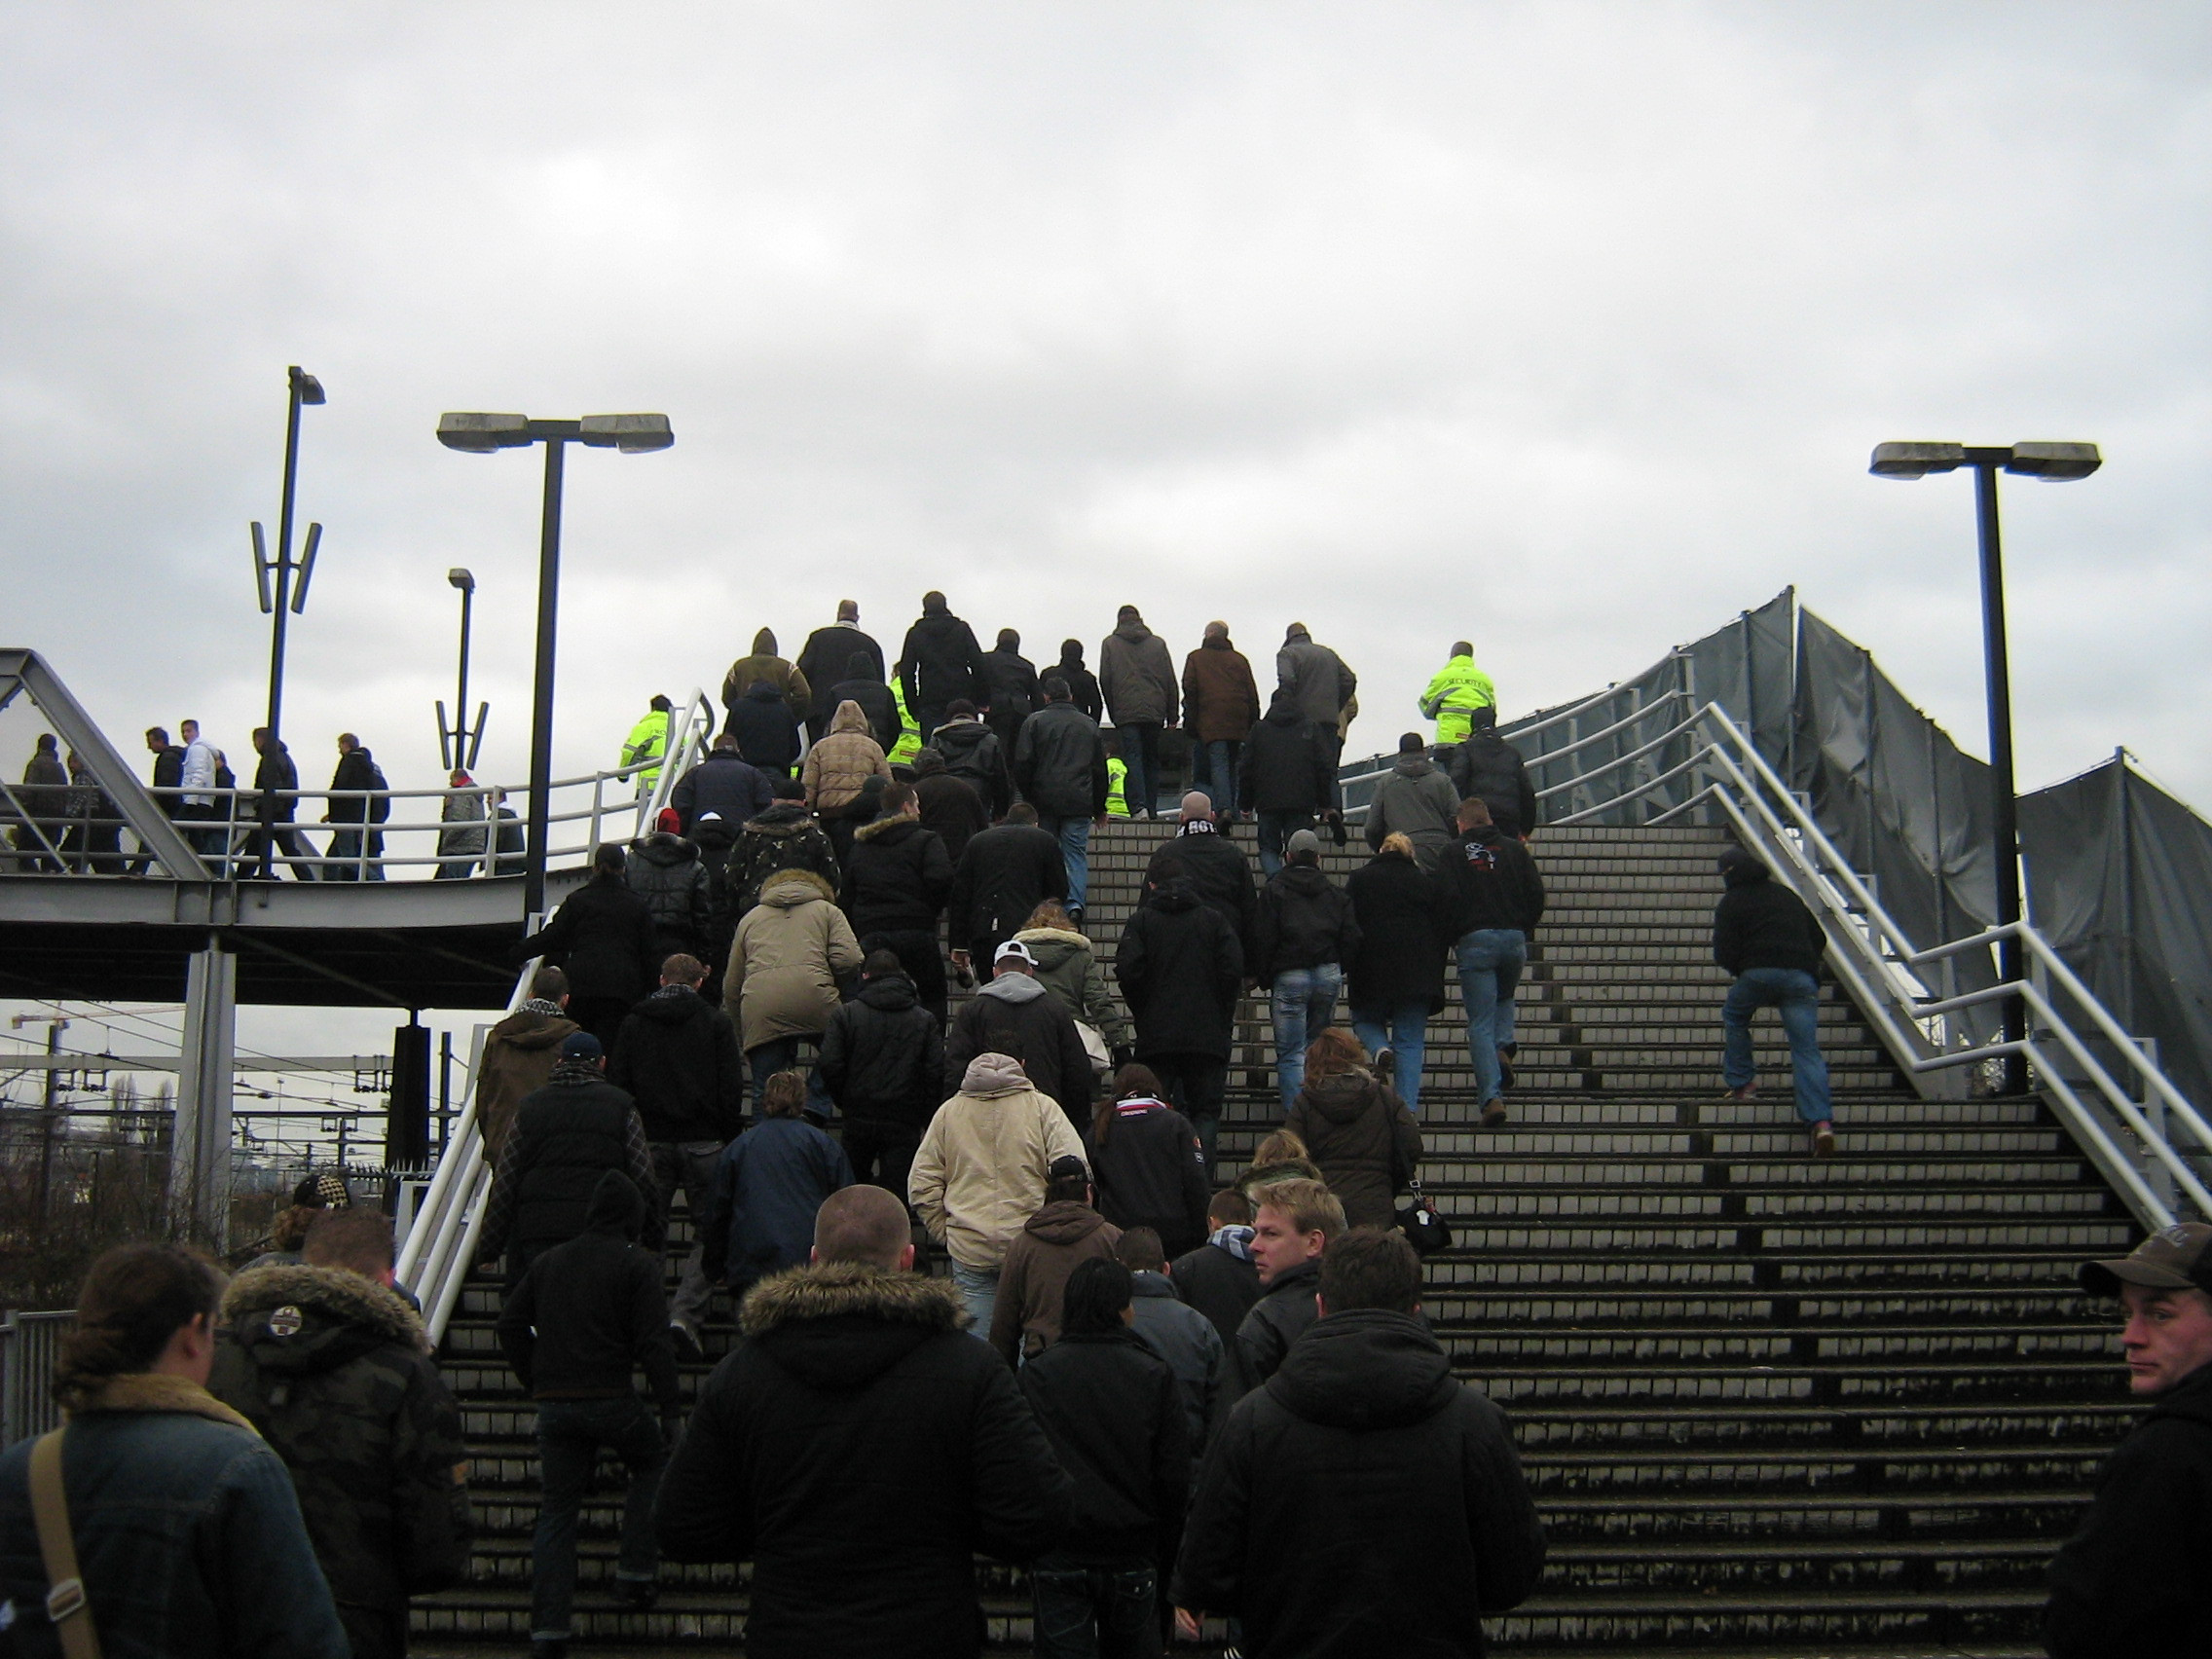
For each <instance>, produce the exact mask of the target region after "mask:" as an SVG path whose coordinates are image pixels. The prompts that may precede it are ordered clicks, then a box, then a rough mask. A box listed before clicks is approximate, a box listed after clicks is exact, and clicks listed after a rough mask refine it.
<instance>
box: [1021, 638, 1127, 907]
mask: <svg viewBox="0 0 2212 1659" xmlns="http://www.w3.org/2000/svg"><path fill="white" fill-rule="evenodd" d="M1068 644H1069V645H1075V642H1074V641H1073V640H1070V641H1069V642H1068ZM1077 654H1078V656H1080V655H1081V654H1082V652H1081V649H1080V647H1079V648H1078V651H1077ZM1041 689H1042V690H1043V692H1044V695H1045V706H1044V707H1043V708H1041V709H1039V710H1038V711H1037V712H1036V713H1035V714H1033V715H1031V716H1030V717H1029V718H1028V719H1025V720H1023V721H1022V722H1021V730H1020V732H1019V733H1018V734H1017V735H1016V736H1015V738H1014V783H1015V785H1016V786H1017V787H1018V788H1019V789H1020V791H1021V798H1022V799H1023V800H1026V801H1027V802H1029V804H1030V805H1032V806H1034V807H1035V808H1036V809H1037V825H1038V828H1039V829H1041V830H1044V831H1045V833H1046V834H1048V835H1051V837H1052V838H1053V839H1054V840H1056V841H1058V842H1059V844H1060V858H1061V862H1062V863H1064V864H1065V865H1066V866H1067V904H1068V916H1069V918H1070V919H1071V920H1072V921H1074V922H1075V923H1076V924H1077V925H1078V926H1079V927H1080V926H1081V925H1082V923H1083V906H1084V901H1085V900H1086V899H1087V898H1088V896H1089V889H1090V830H1091V826H1092V825H1093V824H1095V825H1097V826H1098V827H1099V828H1100V829H1104V828H1105V825H1106V792H1107V787H1108V774H1107V767H1106V738H1105V734H1104V733H1102V732H1101V731H1100V730H1099V729H1098V719H1097V717H1096V715H1095V713H1092V714H1086V713H1085V712H1084V711H1083V710H1082V709H1079V708H1078V707H1076V705H1075V703H1074V702H1073V700H1072V691H1071V687H1070V685H1069V683H1068V682H1067V680H1066V679H1065V678H1063V677H1062V675H1061V674H1060V672H1059V671H1058V670H1057V669H1055V670H1053V671H1052V672H1051V674H1048V675H1046V676H1045V679H1044V682H1043V685H1042V687H1041ZM1091 698H1092V701H1093V702H1094V703H1095V701H1096V699H1097V685H1096V682H1092V686H1091Z"/></svg>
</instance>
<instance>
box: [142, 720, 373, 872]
mask: <svg viewBox="0 0 2212 1659" xmlns="http://www.w3.org/2000/svg"><path fill="white" fill-rule="evenodd" d="M183 753H184V752H183V751H182V750H179V751H178V752H177V754H178V756H179V766H178V774H177V775H178V776H179V777H182V776H183V767H182V756H183ZM384 787H385V784H384V773H383V772H382V771H381V770H379V769H378V766H377V762H376V757H375V756H372V755H371V754H370V753H369V752H368V751H367V750H366V749H363V748H362V747H361V740H360V739H359V738H357V737H355V736H354V735H353V734H352V733H351V732H350V731H342V732H340V733H339V734H338V768H337V770H336V771H334V772H332V773H331V774H330V792H331V793H330V810H329V811H327V812H325V813H324V814H323V822H324V823H326V824H337V825H344V826H348V828H344V829H340V830H334V831H333V832H332V833H331V837H330V853H329V862H328V863H327V864H325V865H324V866H322V879H323V880H325V881H358V880H360V879H361V878H362V876H363V874H364V873H366V875H367V877H368V879H369V880H371V881H382V880H383V879H384V867H383V866H381V865H380V866H375V867H373V868H371V867H368V866H365V865H364V863H363V855H365V854H368V853H372V852H374V853H381V852H383V850H384V849H383V848H382V847H374V848H372V847H371V846H370V845H369V823H370V820H371V819H372V818H375V819H376V820H377V821H378V822H380V823H381V822H382V821H383V818H382V816H380V815H379V814H378V813H377V810H376V809H377V808H378V807H380V806H382V807H384V808H385V816H388V814H389V811H390V804H391V803H390V802H389V801H379V800H374V799H372V798H370V796H369V795H367V794H361V795H357V796H355V797H353V798H351V799H349V798H347V793H348V792H352V791H356V790H363V791H374V790H381V789H383V788H384ZM382 838H383V837H381V836H380V837H378V839H380V840H381V839H382Z"/></svg>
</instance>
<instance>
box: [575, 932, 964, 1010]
mask: <svg viewBox="0 0 2212 1659" xmlns="http://www.w3.org/2000/svg"><path fill="white" fill-rule="evenodd" d="M860 945H861V949H862V950H863V951H869V950H888V951H890V952H891V953H892V954H893V955H895V956H897V957H898V958H899V966H900V967H902V968H903V969H905V970H906V977H908V978H909V979H911V980H913V981H914V995H915V996H917V997H919V998H920V999H921V1004H922V1006H923V1007H924V1008H926V1009H928V1010H929V1011H930V1013H932V1014H936V1015H937V1017H938V1023H939V1024H940V1025H941V1024H942V1023H943V1022H944V1015H945V1010H946V1008H947V1007H949V1006H950V1005H949V1002H948V999H947V998H946V995H945V985H944V952H943V951H941V950H940V949H939V948H938V945H937V930H936V929H935V928H932V929H930V930H929V931H928V932H926V933H925V932H923V931H922V930H921V929H920V928H910V929H909V928H899V929H894V930H890V931H879V932H870V933H865V934H863V935H861V940H860ZM985 966H986V968H987V967H988V964H985ZM977 977H988V976H987V975H978V976H977ZM570 1017H571V1018H573V1017H574V1015H572V1014H571V1016H570Z"/></svg>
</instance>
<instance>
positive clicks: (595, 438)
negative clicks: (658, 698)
mask: <svg viewBox="0 0 2212 1659" xmlns="http://www.w3.org/2000/svg"><path fill="white" fill-rule="evenodd" d="M438 442H440V443H442V444H444V445H445V446H446V447H447V448H448V449H457V450H460V451H461V452H463V453H464V454H467V455H492V454H494V453H496V452H497V451H499V450H503V449H521V448H524V447H526V446H528V445H530V444H539V443H541V444H543V445H544V446H545V500H544V506H543V508H542V510H541V513H540V517H539V522H538V539H537V665H536V670H535V680H534V683H533V687H532V707H531V722H530V824H529V830H528V840H527V842H526V848H527V850H526V852H525V855H524V865H523V913H524V914H525V915H530V916H535V915H540V914H542V913H543V912H544V909H545V857H546V846H547V842H548V840H549V838H550V830H551V818H552V804H551V795H552V788H553V645H554V632H555V626H554V625H555V620H556V615H557V610H558V606H559V600H560V589H561V474H562V465H563V455H564V452H565V451H566V450H567V449H568V446H569V445H570V444H571V443H580V444H586V445H589V446H590V447H591V448H593V449H610V450H618V451H620V452H621V453H622V454H624V455H642V454H644V453H645V452H647V451H650V450H664V449H666V448H668V446H669V445H671V444H673V443H674V442H676V434H675V433H674V432H673V431H671V430H670V429H669V424H668V417H667V416H666V415H586V416H584V417H583V418H582V419H581V420H578V421H533V420H532V419H531V418H530V417H529V416H527V415H482V414H446V415H441V416H439V417H438Z"/></svg>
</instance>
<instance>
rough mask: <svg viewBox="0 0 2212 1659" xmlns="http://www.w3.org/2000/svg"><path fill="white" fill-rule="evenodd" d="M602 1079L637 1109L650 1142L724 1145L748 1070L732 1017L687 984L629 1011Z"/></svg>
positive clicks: (736, 1114)
mask: <svg viewBox="0 0 2212 1659" xmlns="http://www.w3.org/2000/svg"><path fill="white" fill-rule="evenodd" d="M607 1080H608V1082H609V1083H611V1084H613V1085H614V1087H615V1088H619V1089H622V1090H624V1091H625V1092H627V1093H628V1094H629V1096H630V1098H631V1099H633V1100H635V1101H636V1102H637V1105H638V1117H639V1119H640V1121H641V1122H643V1123H644V1124H645V1139H646V1140H648V1141H675V1142H682V1141H717V1142H720V1141H726V1140H728V1139H729V1138H730V1137H731V1136H732V1135H734V1134H736V1133H737V1131H738V1127H739V1122H738V1120H739V1114H740V1113H741V1112H742V1111H743V1110H744V1102H745V1064H744V1060H743V1057H742V1056H741V1055H740V1053H739V1051H738V1046H737V1033H736V1031H734V1030H733V1029H731V1026H730V1022H729V1015H728V1014H724V1013H723V1012H722V1011H721V1010H720V1009H719V1008H717V1007H715V1005H714V1004H713V1003H711V1002H709V1001H707V999H706V998H704V997H702V996H701V995H700V994H699V993H698V992H697V991H695V990H692V989H691V988H690V987H689V986H688V985H664V986H663V987H662V988H661V989H659V990H657V991H655V992H654V993H653V994H652V995H651V996H649V997H647V998H645V1001H644V1002H642V1003H640V1004H639V1005H638V1006H637V1007H636V1008H634V1009H632V1010H631V1011H630V1013H629V1014H628V1016H627V1017H626V1018H624V1020H623V1021H622V1030H621V1034H620V1035H619V1036H617V1037H616V1038H615V1040H614V1054H613V1057H612V1058H611V1059H609V1060H608V1064H607Z"/></svg>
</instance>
